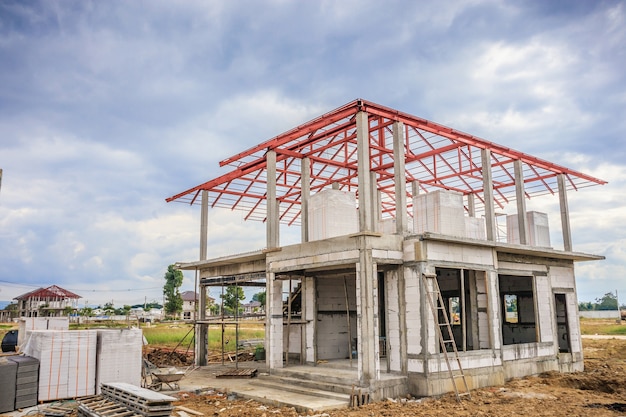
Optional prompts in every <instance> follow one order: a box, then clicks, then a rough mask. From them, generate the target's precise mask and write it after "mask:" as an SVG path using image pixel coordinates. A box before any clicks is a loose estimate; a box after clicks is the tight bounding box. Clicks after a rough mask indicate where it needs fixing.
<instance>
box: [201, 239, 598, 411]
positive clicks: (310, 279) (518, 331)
mask: <svg viewBox="0 0 626 417" xmlns="http://www.w3.org/2000/svg"><path fill="white" fill-rule="evenodd" d="M586 259H595V258H594V257H593V256H591V255H584V254H579V253H572V252H564V251H556V250H553V249H549V248H537V247H530V246H521V245H512V244H501V243H493V242H487V241H484V240H473V239H465V238H454V237H450V236H443V235H435V234H428V233H427V234H422V235H414V236H407V237H402V236H399V235H385V234H378V233H357V234H354V235H348V236H340V237H334V238H330V239H324V240H319V241H315V242H307V243H303V244H298V245H293V246H285V247H281V248H279V249H277V250H272V251H259V252H253V253H248V254H245V255H238V256H233V257H227V258H220V259H216V260H209V261H203V263H202V264H200V263H198V264H197V265H195V267H196V268H198V270H199V271H200V274H201V277H202V280H201V282H204V283H208V282H211V280H212V279H220V280H223V279H224V277H231V278H230V279H231V280H237V279H244V280H245V279H246V277H256V278H258V277H259V276H265V278H266V288H267V305H266V309H267V318H266V340H265V350H266V365H267V368H268V372H269V373H270V374H280V373H282V372H284V370H285V369H288V368H290V367H294V366H303V365H304V366H310V367H316V366H320V365H322V364H327V363H329V362H332V361H338V362H337V363H338V364H339V363H340V362H341V364H342V365H341V366H344V367H346V366H347V367H351V368H352V369H353V370H354V371H355V372H354V373H353V374H350V376H349V377H347V380H346V381H343V383H344V385H348V386H350V385H354V386H357V387H359V388H361V389H363V390H367V391H368V392H369V393H370V395H371V396H372V398H373V399H382V398H385V397H395V396H399V395H403V394H407V393H410V394H413V395H417V396H428V395H437V394H441V393H444V392H450V391H453V389H454V386H453V385H452V384H453V382H452V380H451V378H450V374H449V369H448V365H447V361H446V360H445V355H444V354H443V353H444V352H443V350H442V345H441V344H440V343H439V338H438V333H437V326H439V325H440V323H441V321H442V318H441V317H435V314H434V313H433V310H431V308H430V307H429V302H428V292H429V291H430V290H431V289H432V287H433V286H434V285H435V281H436V284H437V285H438V287H439V289H440V292H441V295H442V299H443V303H444V305H445V309H446V312H447V313H448V317H449V320H450V325H451V329H452V332H453V335H454V337H453V341H454V344H455V348H456V350H457V352H458V358H459V360H460V362H459V363H460V364H461V366H462V370H463V373H464V375H465V377H466V379H467V382H468V385H469V387H470V389H473V388H478V387H483V386H490V385H501V384H503V383H504V382H505V381H506V380H509V379H511V378H514V377H521V376H525V375H532V374H538V373H541V372H545V371H552V370H556V371H566V372H569V371H579V370H582V368H583V357H582V345H581V339H580V331H579V323H578V315H577V298H576V290H575V279H574V261H577V260H586ZM440 314H441V313H440V312H439V313H438V315H440ZM200 327H202V324H200ZM200 335H202V332H200ZM200 340H202V339H200ZM446 350H447V351H452V347H451V346H447V347H446ZM201 360H202V353H201V355H200V361H201ZM339 361H340V362H339ZM451 366H452V367H455V366H456V365H455V363H452V365H451ZM349 379H351V380H349ZM337 384H339V381H337Z"/></svg>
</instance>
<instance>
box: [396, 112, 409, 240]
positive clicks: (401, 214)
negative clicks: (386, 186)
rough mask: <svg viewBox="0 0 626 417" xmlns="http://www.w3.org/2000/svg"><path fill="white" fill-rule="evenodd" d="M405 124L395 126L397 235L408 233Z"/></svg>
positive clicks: (399, 123)
mask: <svg viewBox="0 0 626 417" xmlns="http://www.w3.org/2000/svg"><path fill="white" fill-rule="evenodd" d="M404 158H405V149H404V123H402V122H394V124H393V178H394V182H395V187H396V188H395V193H396V233H397V234H399V235H404V234H406V233H408V230H409V229H408V214H407V208H406V206H407V204H406V173H405V166H404Z"/></svg>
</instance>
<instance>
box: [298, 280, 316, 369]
mask: <svg viewBox="0 0 626 417" xmlns="http://www.w3.org/2000/svg"><path fill="white" fill-rule="evenodd" d="M302 301H303V303H302V304H303V305H302V314H303V316H304V317H303V319H304V320H306V322H307V323H306V324H305V325H304V326H303V328H304V340H305V349H306V350H305V358H304V360H305V362H306V363H315V362H316V360H317V355H316V349H315V347H316V346H317V343H315V340H316V334H315V333H316V330H317V320H316V319H315V317H316V315H317V314H316V311H317V309H316V305H317V303H316V301H317V300H316V291H315V278H313V277H303V278H302Z"/></svg>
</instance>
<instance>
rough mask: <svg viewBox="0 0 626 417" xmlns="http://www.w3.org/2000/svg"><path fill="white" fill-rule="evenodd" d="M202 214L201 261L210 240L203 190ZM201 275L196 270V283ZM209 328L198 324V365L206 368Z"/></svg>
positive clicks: (203, 310) (202, 316)
mask: <svg viewBox="0 0 626 417" xmlns="http://www.w3.org/2000/svg"><path fill="white" fill-rule="evenodd" d="M201 202H202V206H201V209H200V210H201V213H200V260H201V261H204V260H206V259H207V240H208V223H209V222H208V219H209V192H208V191H207V190H202V196H201ZM200 279H201V275H199V272H198V270H197V269H196V281H200ZM199 288H200V291H199V292H200V306H199V309H200V321H203V320H205V318H206V317H205V313H206V296H205V294H206V287H204V286H203V285H202V284H200V286H199ZM195 291H198V288H196V287H194V292H195ZM208 336H209V326H208V325H207V324H205V323H196V365H198V366H205V365H206V364H207V355H208V352H209V347H208V342H209V340H208V339H209V337H208Z"/></svg>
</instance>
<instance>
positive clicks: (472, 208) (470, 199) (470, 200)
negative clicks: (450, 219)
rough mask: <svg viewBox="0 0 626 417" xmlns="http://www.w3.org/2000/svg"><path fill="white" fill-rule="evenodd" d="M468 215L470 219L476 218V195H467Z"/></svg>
mask: <svg viewBox="0 0 626 417" xmlns="http://www.w3.org/2000/svg"><path fill="white" fill-rule="evenodd" d="M467 214H468V216H470V217H476V196H475V194H474V193H470V194H468V195H467Z"/></svg>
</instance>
